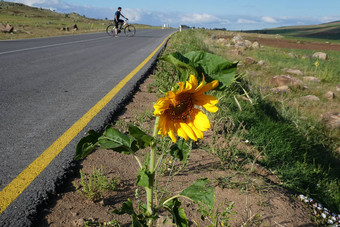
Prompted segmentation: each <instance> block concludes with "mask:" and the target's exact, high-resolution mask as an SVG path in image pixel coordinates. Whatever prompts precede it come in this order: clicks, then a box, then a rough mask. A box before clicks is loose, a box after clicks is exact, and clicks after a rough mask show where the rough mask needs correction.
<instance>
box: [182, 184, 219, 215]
mask: <svg viewBox="0 0 340 227" xmlns="http://www.w3.org/2000/svg"><path fill="white" fill-rule="evenodd" d="M207 184H209V179H207V178H202V179H198V180H196V181H195V183H193V184H192V185H191V186H189V187H188V188H186V189H184V190H183V191H182V192H181V193H180V195H183V196H186V197H189V198H190V199H192V200H193V201H194V202H195V203H198V204H199V203H200V202H201V203H203V204H205V205H206V206H207V207H208V208H209V209H211V210H212V209H213V208H214V204H215V192H214V188H213V187H208V186H207Z"/></svg>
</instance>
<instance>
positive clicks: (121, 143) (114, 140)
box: [98, 126, 138, 154]
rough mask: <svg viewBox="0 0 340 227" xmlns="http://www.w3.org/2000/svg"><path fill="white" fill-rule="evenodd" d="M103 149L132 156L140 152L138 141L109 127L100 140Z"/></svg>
mask: <svg viewBox="0 0 340 227" xmlns="http://www.w3.org/2000/svg"><path fill="white" fill-rule="evenodd" d="M98 142H99V144H100V146H101V148H105V149H111V150H114V151H117V152H119V153H124V154H131V153H135V152H136V151H137V150H138V147H137V141H136V140H135V139H134V138H133V137H130V136H128V135H125V134H124V133H122V132H120V131H119V130H117V129H115V128H113V127H112V126H108V127H107V128H106V130H105V132H104V133H103V135H102V136H101V137H99V138H98Z"/></svg>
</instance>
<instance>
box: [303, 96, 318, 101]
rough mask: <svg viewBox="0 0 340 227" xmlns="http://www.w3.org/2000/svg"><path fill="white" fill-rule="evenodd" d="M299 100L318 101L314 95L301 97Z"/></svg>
mask: <svg viewBox="0 0 340 227" xmlns="http://www.w3.org/2000/svg"><path fill="white" fill-rule="evenodd" d="M301 99H303V100H305V101H320V99H319V98H318V97H316V96H315V95H306V96H303V97H301Z"/></svg>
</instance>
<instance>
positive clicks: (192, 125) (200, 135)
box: [188, 121, 203, 139]
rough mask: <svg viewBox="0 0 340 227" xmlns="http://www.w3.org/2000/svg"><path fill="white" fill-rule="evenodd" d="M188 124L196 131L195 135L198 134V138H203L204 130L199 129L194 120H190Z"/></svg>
mask: <svg viewBox="0 0 340 227" xmlns="http://www.w3.org/2000/svg"><path fill="white" fill-rule="evenodd" d="M188 125H189V127H190V128H191V129H192V130H193V131H194V133H195V135H196V137H197V138H198V139H202V138H203V132H202V131H200V130H199V129H197V128H196V127H195V125H194V123H193V122H192V121H189V122H188Z"/></svg>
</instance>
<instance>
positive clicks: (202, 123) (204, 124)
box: [190, 109, 210, 131]
mask: <svg viewBox="0 0 340 227" xmlns="http://www.w3.org/2000/svg"><path fill="white" fill-rule="evenodd" d="M190 117H191V119H192V121H193V123H194V125H195V127H196V128H197V129H198V130H201V131H207V130H208V129H209V128H210V122H209V119H208V117H207V115H205V114H204V113H203V112H202V111H200V110H198V109H194V111H192V113H191V115H190Z"/></svg>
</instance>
